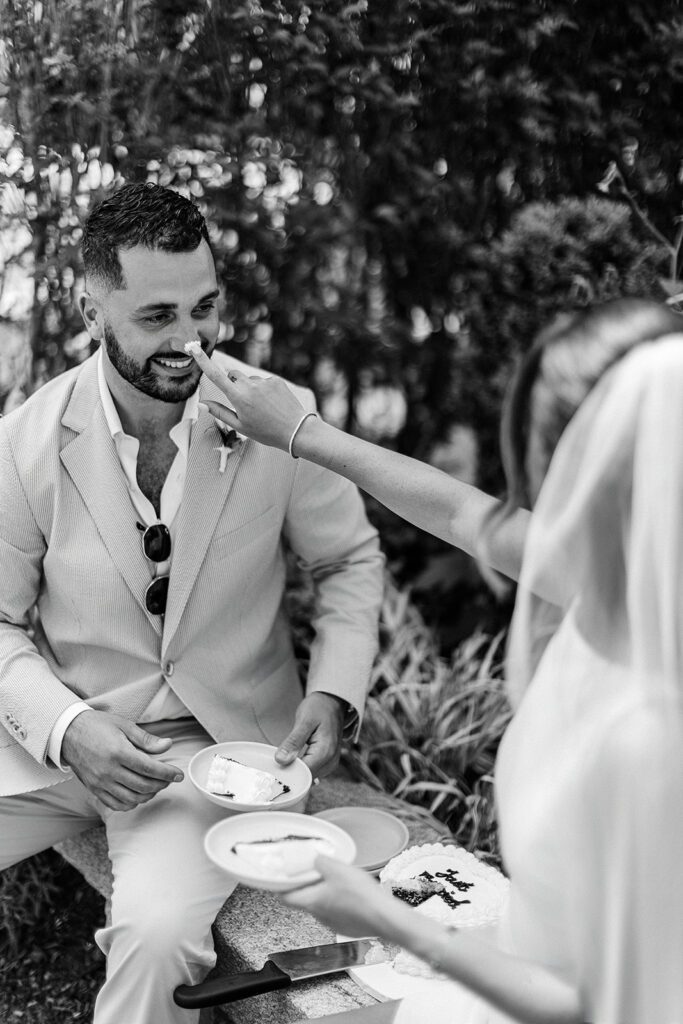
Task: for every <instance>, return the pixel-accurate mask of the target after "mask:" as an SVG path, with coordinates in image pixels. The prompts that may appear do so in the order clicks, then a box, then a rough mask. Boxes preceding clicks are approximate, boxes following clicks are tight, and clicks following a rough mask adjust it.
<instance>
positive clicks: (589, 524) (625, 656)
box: [507, 334, 683, 705]
mask: <svg viewBox="0 0 683 1024" xmlns="http://www.w3.org/2000/svg"><path fill="white" fill-rule="evenodd" d="M570 609H571V610H573V611H574V612H576V611H577V610H578V611H579V612H580V615H581V619H582V621H583V622H584V623H587V624H588V626H589V630H588V631H589V633H590V636H589V639H590V641H591V642H592V643H593V644H594V645H595V646H596V647H597V649H598V650H599V651H600V652H601V653H602V654H604V655H605V656H607V657H608V658H609V659H610V660H612V661H615V662H617V663H619V664H623V665H624V666H628V667H629V668H630V669H631V670H632V671H633V672H634V673H635V674H637V676H638V678H639V679H640V680H641V681H642V685H646V686H648V687H653V688H655V687H656V688H658V689H659V691H660V693H661V692H662V691H664V692H668V693H669V695H670V696H677V697H679V698H680V697H681V696H682V695H683V334H681V335H671V336H668V337H666V338H663V339H660V340H658V341H655V342H650V343H647V344H641V345H638V346H637V347H636V348H635V349H634V350H633V351H632V352H631V353H630V354H628V355H627V356H625V357H623V358H622V359H621V360H620V361H619V363H618V364H617V365H616V366H615V367H613V368H612V369H611V370H610V371H609V372H608V373H607V374H606V375H605V377H604V378H603V379H602V380H601V381H600V382H599V383H598V384H597V385H596V386H595V388H594V389H593V390H592V392H591V393H590V394H589V395H588V397H587V398H586V400H585V402H584V403H583V405H582V406H581V408H580V409H579V410H578V412H577V413H576V415H575V416H574V417H573V419H572V420H571V422H570V423H569V425H568V427H567V428H566V430H565V431H564V434H563V436H562V438H561V440H560V443H559V445H558V447H557V450H556V452H555V454H554V456H553V459H552V461H551V465H550V468H549V471H548V474H547V477H546V480H545V482H544V484H543V487H542V488H541V493H540V495H539V499H538V502H537V505H536V507H535V508H534V512H533V516H532V519H531V526H530V529H529V534H528V539H527V543H526V547H525V552H524V562H523V567H522V573H521V576H520V585H519V590H518V595H517V601H516V605H515V613H514V616H513V622H512V627H511V633H510V642H509V648H508V666H507V678H508V686H509V690H510V697H511V700H512V702H513V704H514V705H517V704H518V703H519V701H520V699H521V697H522V696H523V694H524V691H525V690H526V688H527V686H528V685H529V683H530V681H531V679H532V677H533V674H534V671H535V669H536V667H537V664H538V661H539V660H540V657H541V655H542V653H543V650H544V649H545V646H546V645H547V643H548V641H549V640H550V638H551V637H552V635H553V634H554V633H555V632H556V630H557V629H558V627H559V625H560V623H561V622H562V621H563V619H564V616H565V615H566V614H567V612H568V611H569V610H570Z"/></svg>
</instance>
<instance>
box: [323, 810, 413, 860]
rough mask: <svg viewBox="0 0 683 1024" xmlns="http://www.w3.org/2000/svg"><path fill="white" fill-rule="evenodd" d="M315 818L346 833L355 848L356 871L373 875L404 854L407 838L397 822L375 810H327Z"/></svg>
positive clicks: (398, 819) (385, 812)
mask: <svg viewBox="0 0 683 1024" xmlns="http://www.w3.org/2000/svg"><path fill="white" fill-rule="evenodd" d="M315 816H316V818H323V819H324V820H325V821H331V822H333V823H334V824H335V825H339V827H340V828H343V829H344V831H345V832H348V833H349V835H350V836H351V838H352V839H353V841H354V842H355V844H356V849H357V853H356V860H355V861H354V863H355V865H356V867H359V868H363V870H364V871H370V872H372V873H376V872H378V871H379V870H380V868H383V867H384V865H385V864H386V863H387V861H389V860H391V858H392V857H395V856H396V855H397V854H399V853H401V851H402V850H405V848H406V846H407V845H408V840H409V838H410V834H409V832H408V829H407V828H406V826H405V825H404V824H403V822H402V821H401V820H400V818H397V817H396V815H394V814H389V812H388V811H381V810H380V809H379V808H378V807H328V808H327V810H325V811H318V813H317V814H316V815H315Z"/></svg>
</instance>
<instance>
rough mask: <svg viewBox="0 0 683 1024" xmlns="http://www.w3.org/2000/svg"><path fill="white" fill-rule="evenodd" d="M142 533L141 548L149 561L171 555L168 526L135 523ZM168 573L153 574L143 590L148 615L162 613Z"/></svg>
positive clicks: (164, 608)
mask: <svg viewBox="0 0 683 1024" xmlns="http://www.w3.org/2000/svg"><path fill="white" fill-rule="evenodd" d="M136 526H137V528H138V530H140V532H141V533H142V550H143V551H144V553H145V558H147V559H149V561H150V562H156V563H158V562H165V561H166V560H167V559H168V558H170V557H171V534H170V531H169V529H168V526H165V525H164V524H163V523H153V524H152V525H151V526H148V527H146V528H145V527H144V526H143V525H142V523H136ZM168 579H169V577H168V574H166V575H164V576H155V577H154V579H153V580H152V582H151V583H150V584H149V586H148V587H147V589H146V591H145V607H146V608H147V611H148V612H149V613H150V615H163V614H164V612H165V611H166V601H167V599H168Z"/></svg>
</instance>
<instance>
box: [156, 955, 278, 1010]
mask: <svg viewBox="0 0 683 1024" xmlns="http://www.w3.org/2000/svg"><path fill="white" fill-rule="evenodd" d="M291 984H292V979H291V978H290V976H289V975H288V974H285V972H284V971H281V970H280V968H279V967H276V966H275V964H274V963H273V961H272V960H266V962H265V964H264V965H263V967H262V968H261V970H260V971H244V972H243V973H242V974H226V975H224V976H223V977H221V978H212V979H211V980H210V981H202V982H200V983H199V985H178V988H177V989H176V990H175V992H174V993H173V1001H174V1003H176V1004H177V1005H178V1006H182V1007H184V1008H185V1009H186V1010H199V1009H201V1008H202V1007H204V1006H218V1004H219V1003H232V1002H234V1000H235V999H244V997H245V996H256V995H259V993H261V992H273V991H274V990H275V989H277V988H287V987H288V986H289V985H291Z"/></svg>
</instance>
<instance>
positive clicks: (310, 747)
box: [84, 691, 346, 778]
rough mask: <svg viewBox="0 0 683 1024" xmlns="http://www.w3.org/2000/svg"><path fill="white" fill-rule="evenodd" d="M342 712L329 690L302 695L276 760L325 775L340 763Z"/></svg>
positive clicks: (313, 773) (341, 704) (343, 708)
mask: <svg viewBox="0 0 683 1024" xmlns="http://www.w3.org/2000/svg"><path fill="white" fill-rule="evenodd" d="M84 714H85V712H84ZM345 715H346V707H345V704H344V701H342V700H340V698H339V697H335V696H333V695H332V694H331V693H321V692H319V691H316V692H314V693H310V694H309V695H308V696H307V697H304V699H303V700H302V701H301V704H299V707H298V708H297V709H296V717H295V719H294V727H293V729H292V731H291V732H290V734H289V736H287V738H286V739H284V740H283V741H282V743H281V744H280V747H279V749H278V750H277V752H276V754H275V760H276V761H277V763H278V764H282V765H287V764H291V763H292V761H293V760H294V759H295V758H297V757H300V758H301V760H302V761H304V762H305V763H306V764H307V765H308V767H309V768H310V769H311V773H312V775H313V778H316V777H317V776H318V775H328V774H329V773H330V772H331V771H333V770H334V769H335V768H336V766H337V764H338V762H339V755H340V753H341V741H342V731H343V728H344V718H345Z"/></svg>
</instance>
